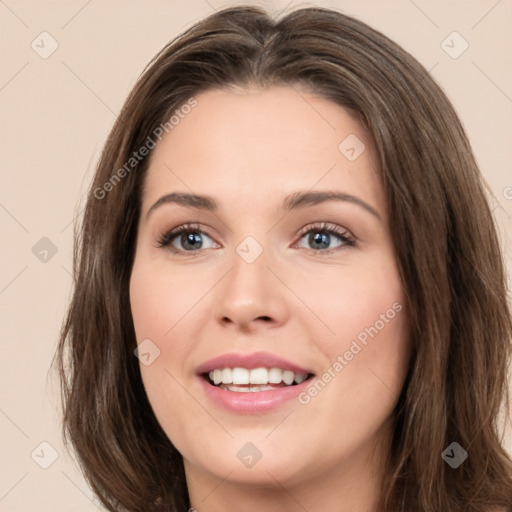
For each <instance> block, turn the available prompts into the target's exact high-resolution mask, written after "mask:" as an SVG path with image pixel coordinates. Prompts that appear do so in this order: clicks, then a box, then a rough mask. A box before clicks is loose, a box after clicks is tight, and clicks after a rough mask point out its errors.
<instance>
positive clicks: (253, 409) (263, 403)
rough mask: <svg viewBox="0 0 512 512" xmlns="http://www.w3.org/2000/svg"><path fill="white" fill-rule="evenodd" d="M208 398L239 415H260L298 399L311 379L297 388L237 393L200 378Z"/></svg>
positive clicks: (289, 387) (287, 387) (288, 387)
mask: <svg viewBox="0 0 512 512" xmlns="http://www.w3.org/2000/svg"><path fill="white" fill-rule="evenodd" d="M198 378H199V381H200V385H201V387H202V389H203V390H204V392H205V394H206V396H207V397H208V398H209V399H210V400H211V401H212V402H213V403H214V404H215V405H217V406H219V407H221V408H223V409H226V410H228V411H230V412H236V413H239V414H260V413H264V412H268V411H272V410H274V409H277V408H279V407H280V406H282V405H283V404H284V403H285V402H287V401H289V400H293V399H296V398H297V396H298V395H299V393H301V392H302V391H304V390H305V389H306V388H307V387H308V386H309V385H310V384H311V379H308V380H305V381H304V382H301V383H300V384H297V385H296V386H286V387H282V388H276V389H272V390H268V391H258V392H255V393H252V392H248V393H237V392H236V391H228V390H227V389H222V388H218V387H216V386H214V385H213V384H210V383H209V381H208V380H207V379H205V378H204V377H202V376H200V377H198Z"/></svg>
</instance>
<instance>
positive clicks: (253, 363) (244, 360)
mask: <svg viewBox="0 0 512 512" xmlns="http://www.w3.org/2000/svg"><path fill="white" fill-rule="evenodd" d="M222 368H247V369H248V370H252V369H253V368H280V369H281V370H290V371H292V372H293V373H299V374H300V373H313V372H312V371H311V370H308V369H307V368H302V367H301V366H299V365H297V364H295V363H292V362H291V361H287V360H286V359H283V358H282V357H279V356H277V355H275V354H271V353H269V352H253V353H251V354H247V353H246V354H244V353H240V352H232V353H230V354H223V355H221V356H218V357H214V358H213V359H209V360H208V361H206V362H204V363H203V364H201V365H200V366H199V367H198V368H197V370H196V372H197V374H198V375H201V374H203V373H208V372H211V371H212V370H215V369H222Z"/></svg>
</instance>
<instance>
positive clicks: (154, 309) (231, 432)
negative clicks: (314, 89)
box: [130, 86, 409, 512]
mask: <svg viewBox="0 0 512 512" xmlns="http://www.w3.org/2000/svg"><path fill="white" fill-rule="evenodd" d="M196 99H197V102H198V103H197V106H196V107H195V108H193V109H192V110H191V112H190V113H189V114H187V115H186V116H185V117H184V119H182V120H180V122H179V124H178V125H177V126H175V128H174V129H173V130H172V131H170V132H169V133H168V134H167V135H165V136H164V138H163V139H162V141H161V142H159V143H158V144H157V147H156V148H155V149H154V150H153V152H152V154H151V161H150V166H149V169H148V174H147V176H146V179H145V183H144V190H143V196H142V213H141V217H140V221H139V227H138V238H137V247H136V256H135V262H134V266H133V271H132V275H131V281H130V298H131V308H132V315H133V320H134V325H135V331H136V336H137V341H138V343H140V342H142V340H144V339H146V338H149V339H150V340H152V342H153V343H154V344H155V345H156V346H157V347H158V348H159V350H160V356H159V357H158V358H156V359H155V360H154V362H153V363H152V364H150V365H149V366H146V365H143V364H141V372H142V378H143V382H144V386H145V389H146V391H147V394H148V397H149V400H150V403H151V405H152V407H153V410H154V412H155V414H156V417H157V418H158V421H159V422H160V424H161V425H162V427H163V429H164V431H165V432H166V434H167V435H168V437H169V439H170V440H171V441H172V442H173V443H174V445H175V446H176V448H177V449H178V450H179V451H180V453H181V454H182V455H183V457H184V462H185V472H186V477H187V483H188V488H189V495H190V499H191V504H192V506H193V507H194V508H195V509H196V510H198V511H199V512H221V511H222V512H226V511H228V512H229V511H239V510H244V511H246V512H253V511H254V512H256V511H261V510H266V511H267V512H274V511H275V512H277V511H282V510H287V511H292V512H293V511H303V510H308V511H310V512H315V511H322V512H323V511H325V510H337V511H340V512H344V511H346V512H348V511H351V512H359V511H361V512H362V511H374V512H375V511H377V510H378V508H377V500H378V495H379V485H380V483H381V479H382V475H383V471H384V466H383V461H384V458H385V457H386V455H387V453H388V450H389V442H390V435H391V433H392V430H391V429H392V422H391V419H392V411H393V408H394V406H395V404H396V402H397V399H398V396H399V394H400V391H401V389H402V387H403V383H404V379H405V375H406V370H407V367H408V361H409V340H408V336H407V332H408V330H407V316H408V315H407V307H406V304H405V302H404V301H405V299H404V295H403V289H402V283H401V280H400V277H399V274H398V270H397V265H396V255H395V252H394V248H393V244H392V241H391V237H390V231H389V222H388V209H387V204H386V200H385V197H384V193H383V187H382V184H381V183H380V181H379V177H378V172H377V170H378V166H379V163H378V159H377V156H376V152H375V149H374V146H373V143H372V140H371V138H370V136H369V135H368V133H366V132H365V130H364V129H363V126H362V125H361V124H360V123H359V122H357V121H355V120H354V119H353V118H352V117H350V116H349V114H348V113H347V112H346V111H345V110H344V109H343V108H342V107H340V106H338V105H336V104H335V103H333V102H330V101H328V100H325V99H321V98H319V97H316V96H314V95H312V94H311V93H308V92H306V91H305V90H301V89H299V88H298V87H293V88H292V87H289V86H282V87H273V88H270V89H266V90H261V89H257V88H250V89H232V90H229V91H228V90H208V91H206V92H203V93H201V94H200V95H198V96H196ZM350 134H355V135H356V136H357V137H358V138H359V139H360V140H361V141H362V142H363V143H364V144H365V147H366V149H365V150H364V151H363V152H362V153H361V154H360V156H359V157H358V158H357V159H356V160H354V161H349V160H348V159H347V158H346V157H345V156H344V154H342V153H341V152H340V151H339V149H338V146H339V144H340V142H342V141H343V140H344V139H345V138H346V137H347V136H348V135H350ZM309 190H314V191H318V190H330V191H337V192H344V193H347V194H351V195H353V196H356V197H357V198H359V199H361V200H363V201H365V202H366V203H367V204H369V205H370V206H371V207H372V208H373V209H374V210H375V211H376V212H377V213H378V216H376V215H374V214H372V213H370V212H369V211H367V210H366V209H365V208H363V207H361V206H360V205H357V204H354V203H351V202H347V201H329V202H324V203H320V204H316V205H311V206H307V207H304V208H300V209H296V210H292V211H289V212H286V211H284V210H283V209H282V203H283V199H284V197H285V196H287V195H289V194H292V193H295V192H297V191H309ZM171 192H186V193H196V194H202V195H209V196H212V197H214V198H215V200H216V201H217V202H218V203H219V207H218V209H217V211H215V212H208V211H201V210H197V209H193V208H190V207H185V206H182V205H177V204H171V203H166V204H162V205H160V206H158V207H156V208H154V209H153V210H152V211H151V213H150V214H149V216H148V215H147V212H148V211H149V209H150V208H151V206H152V205H153V204H154V203H155V202H156V201H157V200H158V199H159V198H160V197H161V196H163V195H165V194H169V193H171ZM319 222H328V223H330V224H333V225H336V226H339V228H340V229H341V230H342V231H343V232H345V231H346V232H348V233H349V235H350V236H351V237H352V238H353V239H354V241H355V245H353V246H350V245H346V244H344V242H343V241H342V240H340V239H339V238H337V236H336V235H331V237H330V240H329V239H328V240H327V242H326V244H325V246H323V247H327V251H330V252H329V253H327V254H326V253H325V252H324V253H323V254H322V253H321V252H320V251H321V249H319V248H318V245H315V243H314V241H312V240H311V238H310V237H311V236H312V235H314V234H315V233H317V232H322V230H321V229H315V228H314V227H312V228H311V229H312V230H313V232H311V231H308V230H307V229H306V230H305V231H304V233H305V234H302V235H300V230H301V229H302V228H307V227H308V226H312V225H313V224H315V223H319ZM185 223H198V224H200V230H199V233H198V235H199V237H200V242H201V241H202V246H201V248H199V249H195V250H194V249H193V248H192V249H191V248H190V246H188V247H186V240H185V237H180V235H178V236H177V237H176V238H175V239H174V241H173V242H172V244H173V246H174V250H175V251H176V252H173V251H172V248H171V247H172V246H168V247H164V248H161V247H157V246H156V245H157V242H158V240H159V237H160V236H161V235H162V234H163V233H165V232H167V231H169V230H170V229H172V228H174V227H177V226H180V225H182V224H185ZM247 236H252V237H253V238H254V239H255V240H256V241H257V242H258V244H259V245H260V246H261V248H262V249H263V252H262V254H261V255H260V256H259V257H258V258H257V259H256V260H255V261H254V262H252V263H247V262H246V261H245V260H244V259H243V258H242V257H240V256H239V254H238V253H237V251H236V248H237V246H238V245H239V244H240V243H241V242H242V241H243V240H244V239H245V238H246V237H247ZM183 242H185V246H184V245H183ZM200 245H201V244H200V243H199V244H198V246H196V247H199V246H200ZM396 303H398V304H400V305H401V306H402V309H401V311H400V312H399V313H397V314H396V316H394V318H393V319H392V320H389V321H388V322H386V323H385V324H384V327H383V328H382V329H380V330H379V331H378V334H377V335H375V336H374V337H373V338H368V342H367V345H365V346H363V348H362V350H361V351H360V352H358V353H357V355H355V356H354V357H353V358H352V360H350V361H346V359H345V361H346V362H347V364H346V366H344V367H343V369H342V370H341V371H338V372H335V371H333V370H332V367H333V363H335V361H337V358H338V356H340V355H341V356H343V354H344V353H345V352H346V351H347V350H349V348H350V346H351V343H352V341H353V340H354V339H356V337H357V336H358V334H360V333H361V332H362V331H364V329H365V328H368V327H370V326H373V325H375V323H376V321H378V320H379V318H381V315H382V314H384V313H385V312H386V311H387V310H389V309H390V308H392V306H393V304H396ZM256 351H266V352H271V353H274V354H277V355H279V356H281V357H284V358H285V359H288V360H290V361H292V362H293V363H296V364H298V365H300V366H302V367H306V368H311V369H313V370H314V373H315V375H316V376H317V377H321V376H322V375H323V374H324V372H326V371H327V370H328V369H329V368H331V375H332V374H334V375H335V376H334V377H333V378H331V380H330V382H328V384H327V385H326V386H325V387H324V388H323V389H322V390H321V392H319V393H318V394H317V395H316V396H315V397H313V398H311V400H310V401H309V403H307V404H301V403H299V401H298V400H295V399H293V400H291V401H288V402H286V403H285V404H284V405H282V406H281V407H279V408H278V409H277V410H274V411H271V412H265V413H263V414H258V415H254V414H238V413H234V412H228V411H225V410H224V409H221V408H219V407H218V406H217V405H215V404H214V403H213V402H211V401H210V400H209V399H208V398H207V397H206V396H205V393H204V392H203V390H202V388H201V386H200V382H199V380H198V377H197V376H196V375H195V369H196V368H197V367H198V366H199V365H200V364H202V363H204V362H205V361H207V360H208V359H210V358H212V357H216V356H219V355H221V354H225V353H228V352H244V353H246V352H247V353H251V352H256ZM247 442H252V443H253V444H254V445H256V447H257V448H258V449H259V450H260V452H261V453H262V458H261V459H260V460H259V461H258V462H257V463H256V464H255V465H254V466H253V467H252V468H247V467H246V466H245V465H244V464H242V463H241V461H240V460H239V459H238V458H237V452H238V451H239V450H240V449H241V448H242V447H243V446H244V445H245V444H246V443H247Z"/></svg>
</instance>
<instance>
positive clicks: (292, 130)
mask: <svg viewBox="0 0 512 512" xmlns="http://www.w3.org/2000/svg"><path fill="white" fill-rule="evenodd" d="M195 100H196V102H197V104H196V105H195V106H194V107H193V108H191V109H190V110H189V109H187V111H188V113H187V114H182V115H181V116H180V118H179V122H178V123H176V124H175V125H174V127H173V128H172V129H171V130H170V131H169V133H167V134H165V135H164V136H163V137H162V140H161V141H160V142H159V143H158V144H157V146H156V148H155V149H154V150H153V152H152V154H151V157H150V158H151V160H150V166H149V169H148V173H147V176H146V179H145V185H144V194H143V197H144V199H143V201H144V203H145V205H146V209H147V207H148V205H147V203H148V202H150V201H152V202H154V201H156V200H157V199H158V197H159V196H160V195H162V194H164V193H169V192H171V191H174V190H180V191H183V192H187V191H188V192H190V191H193V192H195V193H204V194H207V195H213V196H219V197H224V198H225V199H226V201H231V203H233V202H236V201H240V202H241V204H245V205H248V204H249V203H250V204H251V207H252V206H255V205H260V206H262V205H263V204H264V203H268V200H269V197H270V195H269V194H271V195H272V196H275V191H277V190H280V191H283V195H285V194H286V193H293V192H295V191H296V190H299V189H301V190H304V189H306V190H309V189H312V188H313V187H317V188H322V189H326V188H328V189H332V190H341V191H344V192H347V193H351V194H358V195H362V196H364V197H365V200H367V201H369V202H373V204H374V205H375V206H376V207H379V205H380V206H383V205H382V204H381V203H382V197H381V195H382V194H381V190H380V183H379V179H378V174H377V169H378V159H377V157H376V153H375V150H374V146H373V141H372V140H371V137H370V136H369V134H368V133H367V132H366V130H365V129H364V127H363V126H362V125H361V123H359V122H358V121H356V120H355V119H353V118H352V117H351V116H350V115H349V114H348V113H347V112H346V111H345V109H343V108H342V107H341V106H339V105H337V104H335V103H333V102H331V101H329V100H326V99H323V98H320V97H318V96H315V95H313V94H311V93H308V92H306V91H305V90H301V89H299V88H298V87H295V86H293V87H292V86H282V87H273V88H270V89H264V90H262V89H256V88H253V89H236V90H208V91H206V92H203V93H201V94H199V95H197V96H195ZM352 148H354V151H351V150H352ZM347 149H348V150H349V152H348V153H347V152H346V151H347ZM359 153H360V154H359ZM354 154H355V156H357V158H355V159H354V158H353V156H354ZM348 157H350V158H348Z"/></svg>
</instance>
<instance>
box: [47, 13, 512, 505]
mask: <svg viewBox="0 0 512 512" xmlns="http://www.w3.org/2000/svg"><path fill="white" fill-rule="evenodd" d="M233 85H241V86H246V85H256V86H260V87H264V88H266V87H271V86H273V85H290V86H295V85H300V86H302V87H305V88H306V89H307V90H309V91H311V92H312V93H314V94H316V95H319V96H321V97H323V98H326V99H329V100H331V101H333V102H335V103H337V104H338V105H341V106H342V107H344V108H346V109H347V110H348V111H349V112H351V113H352V114H353V115H354V116H356V117H357V119H359V120H360V121H361V122H362V123H363V124H364V125H365V126H366V127H367V128H368V129H369V131H370V133H371V134H372V136H373V139H374V141H375V145H376V148H377V150H378V155H379V159H380V167H381V180H382V183H383V186H384V190H385V193H386V196H387V201H388V205H389V209H390V226H391V232H392V237H393V241H394V245H395V248H396V254H397V264H398V267H399V271H400V275H401V277H402V280H403V286H404V290H405V294H406V298H407V302H408V306H409V311H410V325H411V340H410V342H411V345H412V359H411V365H410V369H409V372H408V375H407V378H406V381H405V384H404V388H403V391H402V393H401V395H400V398H399V401H398V404H397V406H396V410H395V414H394V418H395V420H394V421H395V430H394V437H393V441H392V445H391V446H390V453H389V460H388V471H387V472H386V475H385V481H384V483H383V487H382V498H381V508H382V510H383V511H387V512H399V511H400V512H410V511H415V512H416V511H421V512H427V511H428V512H434V511H435V512H447V511H454V510H461V511H467V512H469V511H474V512H477V511H478V512H483V511H488V510H489V509H491V508H492V507H498V506H501V507H504V506H508V505H509V504H511V503H512V463H511V460H510V458H509V457H508V455H507V453H506V451H505V450H504V448H503V447H502V445H501V442H500V437H499V435H498V430H499V424H498V418H499V413H500V407H501V406H503V407H504V410H505V411H506V412H507V413H508V412H509V409H508V405H509V401H508V398H509V397H508V386H507V368H508V363H509V362H510V356H511V339H512V320H511V316H510V311H509V308H508V304H507V296H506V285H505V272H504V264H503V257H502V255H501V253H500V247H499V244H498V237H497V233H496V228H495V224H494V221H493V217H492V214H491V211H490V208H489V206H488V202H487V199H486V195H485V188H484V186H483V184H482V178H481V176H480V173H479V170H478V168H477V165H476V163H475V159H474V157H473V154H472V151H471V148H470V145H469V143H468V140H467V137H466V134H465V132H464V129H463V127H462V126H461V123H460V121H459V120H458V118H457V115H456V113H455V112H454V109H453V107H452V106H451V104H450V103H449V101H448V99H447V98H446V96H445V94H444V93H443V92H442V91H441V89H440V87H439V86H438V85H437V84H436V83H435V82H434V80H433V79H432V78H431V77H430V76H429V74H428V73H427V71H426V70H425V69H424V68H423V67H422V66H421V65H420V64H419V63H418V62H417V61H416V60H415V59H414V58H413V57H412V56H411V55H409V54H408V53H407V52H406V51H404V50H403V49H402V48H400V47H399V46H398V45H397V44H395V43H394V42H392V41H391V40H390V39H388V38H387V37H386V36H384V35H383V34H381V33H379V32H378V31H376V30H374V29H372V28H370V27H368V26H367V25H366V24H364V23H362V22H361V21H359V20H356V19H354V18H352V17H349V16H345V15H343V14H340V13H339V12H337V11H334V10H329V9H324V8H305V9H299V10H295V11H292V12H290V13H288V14H287V15H286V16H283V17H281V18H280V19H278V20H274V19H272V18H271V17H269V15H268V14H267V13H266V12H265V11H264V10H262V9H261V8H256V7H247V6H246V7H234V8H228V9H225V10H222V11H219V12H217V13H216V14H214V15H212V16H210V17H208V18H206V19H204V20H202V21H201V22H199V23H197V24H196V25H194V26H193V27H191V28H190V29H189V30H187V31H186V32H184V33H183V34H182V35H180V36H179V37H178V38H176V39H175V40H174V41H172V42H171V43H170V44H169V45H167V46H166V47H165V48H164V49H163V50H162V51H161V52H160V53H159V54H158V55H157V56H156V57H155V58H154V59H153V61H152V62H151V63H150V64H149V65H148V67H147V68H146V70H145V71H144V73H143V74H142V75H141V77H140V78H139V80H138V82H137V84H136V85H135V87H134V89H133V90H132V92H131V93H130V95H129V97H128V99H127V100H126V102H125V104H124V107H123V109H122V112H121V113H120V115H119V117H118V119H117V120H116V122H115V125H114V127H113V129H112V131H111V133H110V135H109V137H108V140H107V142H106V144H105V147H104V149H103V153H102V155H101V158H100V161H99V163H98V166H97V171H96V175H95V178H94V182H93V184H92V187H91V189H90V192H89V196H88V198H87V204H86V208H85V213H84V217H83V222H82V224H81V226H80V228H77V230H76V233H75V236H76V239H75V254H74V292H73V293H74V294H73V298H72V302H71V305H70V308H69V312H68V315H67V318H66V320H65V322H64V325H63V328H62V333H61V339H60V344H59V349H58V353H57V359H56V360H57V362H58V365H59V370H60V374H61V379H62V393H63V402H64V432H65V435H66V436H67V440H68V441H70V442H71V444H72V446H73V448H74V450H75V453H76V455H77V457H78V460H79V462H80V464H81V467H82V469H83V471H84V474H85V476H86V478H87V479H88V481H89V483H90V485H91V486H92V488H93V490H94V491H95V492H96V494H97V495H98V496H99V498H100V499H101V501H102V502H103V504H104V505H105V506H106V507H107V508H108V510H111V511H121V510H128V511H131V512H135V511H141V512H142V511H145V512H147V511H148V510H162V511H163V510H165V511H178V510H179V511H184V510H186V509H187V507H188V506H189V501H188V493H187V487H186V481H185V476H184V469H183V462H182V457H181V455H180V454H179V453H178V452H177V450H176V449H175V448H174V446H173V445H172V443H171V442H170V440H169V439H168V438H167V437H166V435H165V433H164V432H163V430H162V428H161V427H160V425H159V424H158V422H157V420H156V418H155V416H154V414H153V412H152V409H151V406H150V404H149V402H148V399H147V396H146V394H145V391H144V388H143V384H142V380H141V376H140V372H139V365H138V361H137V359H136V357H134V355H133V350H134V348H135V346H136V340H135V334H134V328H133V322H132V317H131V313H130V302H129V296H128V286H129V280H130V273H131V267H132V263H133V260H134V250H135V241H136V236H137V221H138V218H139V213H140V201H141V197H140V195H141V189H142V184H143V180H144V175H145V172H146V170H147V167H148V160H149V158H147V157H146V158H142V159H140V161H138V160H137V162H134V161H131V160H130V159H131V158H132V156H133V153H134V152H137V151H138V150H139V148H141V147H142V146H144V145H147V144H148V142H147V141H148V137H149V136H151V134H154V133H157V132H155V130H156V129H157V128H158V127H159V126H163V125H165V123H167V125H165V126H166V131H167V130H170V129H171V124H169V122H168V120H169V119H170V117H171V116H172V115H173V113H175V112H176V111H177V110H178V109H179V108H180V107H181V106H183V105H185V104H187V102H188V101H190V98H193V97H194V96H195V95H198V94H199V93H200V92H202V91H205V90H207V89H211V88H227V87H230V86H233ZM127 162H130V164H129V165H128V166H127V165H126V163H127ZM122 168H124V172H121V171H120V169H122ZM452 442H457V443H459V445H460V446H461V447H463V448H464V449H465V450H466V451H467V452H468V458H467V459H466V460H465V461H464V462H463V463H462V464H461V465H460V466H459V467H458V468H456V469H454V468H452V467H450V466H449V465H448V464H447V463H445V461H444V460H443V458H442V457H441V454H442V452H443V450H445V448H446V447H447V446H449V445H450V444H451V443H452Z"/></svg>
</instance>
